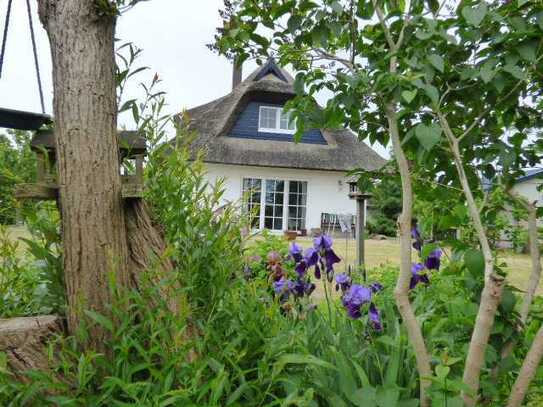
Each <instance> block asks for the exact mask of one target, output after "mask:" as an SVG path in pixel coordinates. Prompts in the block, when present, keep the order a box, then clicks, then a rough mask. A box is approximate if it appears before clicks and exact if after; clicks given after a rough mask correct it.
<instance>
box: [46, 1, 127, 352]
mask: <svg viewBox="0 0 543 407" xmlns="http://www.w3.org/2000/svg"><path fill="white" fill-rule="evenodd" d="M39 14H40V19H41V22H42V24H43V25H44V27H45V30H46V31H47V34H48V36H49V41H50V44H51V54H52V61H53V86H54V113H55V133H56V137H55V140H56V153H57V165H58V176H59V187H60V203H61V215H62V235H63V241H64V273H65V281H66V290H67V299H68V311H67V322H68V331H69V333H71V334H73V333H75V332H76V330H77V328H78V327H79V326H80V322H81V317H82V310H83V309H91V310H94V311H97V312H100V313H103V314H106V315H107V314H108V311H107V304H109V303H110V302H111V301H110V300H111V290H110V277H114V279H115V281H116V283H117V285H127V284H128V282H129V277H128V271H127V242H126V235H125V223H124V217H123V206H122V198H121V178H120V172H119V148H118V141H117V135H116V132H117V102H116V84H115V57H114V33H115V17H113V16H111V14H108V13H100V12H99V10H98V8H97V6H96V2H94V1H88V0H39ZM89 329H90V332H89V338H90V342H89V344H88V345H89V346H92V347H94V348H95V349H99V350H100V349H102V350H103V347H104V345H103V344H104V338H105V337H106V333H105V332H104V330H102V329H100V327H98V326H92V327H90V328H89Z"/></svg>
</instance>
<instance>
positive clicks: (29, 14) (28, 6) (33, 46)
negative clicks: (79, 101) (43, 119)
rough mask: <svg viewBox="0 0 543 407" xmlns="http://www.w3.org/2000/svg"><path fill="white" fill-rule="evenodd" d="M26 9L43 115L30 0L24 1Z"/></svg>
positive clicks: (43, 109) (43, 105) (43, 107)
mask: <svg viewBox="0 0 543 407" xmlns="http://www.w3.org/2000/svg"><path fill="white" fill-rule="evenodd" d="M10 2H11V0H10ZM26 8H27V10H28V22H29V24H30V38H32V51H33V52H34V63H35V65H36V77H37V79H38V89H39V91H40V103H41V112H42V113H43V114H45V104H44V103H43V89H42V86H41V76H40V65H39V64H38V50H37V48H36V38H35V36H34V25H33V24H32V10H31V9H30V0H26Z"/></svg>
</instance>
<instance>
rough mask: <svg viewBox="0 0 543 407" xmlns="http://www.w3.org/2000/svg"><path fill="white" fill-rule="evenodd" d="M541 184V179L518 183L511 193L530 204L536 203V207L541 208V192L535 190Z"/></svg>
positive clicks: (542, 203)
mask: <svg viewBox="0 0 543 407" xmlns="http://www.w3.org/2000/svg"><path fill="white" fill-rule="evenodd" d="M542 182H543V181H541V179H531V180H528V181H524V182H520V183H518V184H516V185H515V186H514V187H513V191H515V192H516V193H518V194H519V195H521V196H523V197H525V198H526V199H527V200H528V201H530V202H534V201H537V206H543V192H539V191H538V190H537V187H538V186H539V185H541V183H542Z"/></svg>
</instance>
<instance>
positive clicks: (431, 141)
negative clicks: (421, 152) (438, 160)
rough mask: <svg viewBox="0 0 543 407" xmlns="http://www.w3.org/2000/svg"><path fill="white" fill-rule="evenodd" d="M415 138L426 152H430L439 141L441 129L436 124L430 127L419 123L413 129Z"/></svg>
mask: <svg viewBox="0 0 543 407" xmlns="http://www.w3.org/2000/svg"><path fill="white" fill-rule="evenodd" d="M415 136H416V137H417V139H418V140H419V143H420V144H421V145H422V147H424V149H425V150H426V151H430V150H431V149H432V148H433V147H434V146H435V145H436V144H437V143H439V140H440V139H441V128H440V127H439V126H438V125H436V124H431V125H430V126H427V125H425V124H424V123H420V124H418V125H417V127H416V128H415Z"/></svg>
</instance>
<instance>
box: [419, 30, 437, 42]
mask: <svg viewBox="0 0 543 407" xmlns="http://www.w3.org/2000/svg"><path fill="white" fill-rule="evenodd" d="M432 35H433V34H432V33H431V32H429V31H422V30H417V31H415V37H417V38H418V39H419V40H422V41H425V40H428V39H430V38H431V37H432Z"/></svg>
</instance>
